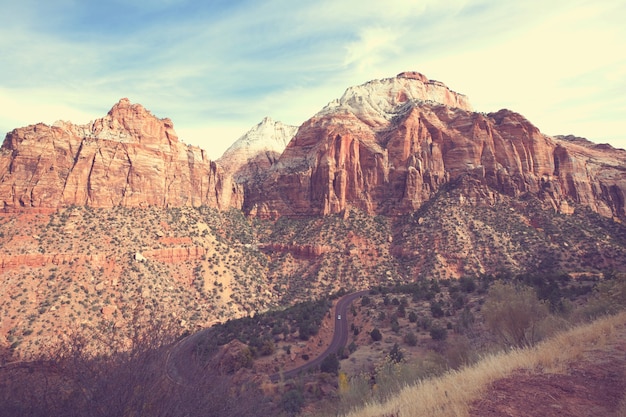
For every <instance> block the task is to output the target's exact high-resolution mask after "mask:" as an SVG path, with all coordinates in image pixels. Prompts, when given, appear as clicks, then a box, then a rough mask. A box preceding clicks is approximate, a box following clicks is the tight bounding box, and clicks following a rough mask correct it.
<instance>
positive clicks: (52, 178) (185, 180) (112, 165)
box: [0, 99, 243, 209]
mask: <svg viewBox="0 0 626 417" xmlns="http://www.w3.org/2000/svg"><path fill="white" fill-rule="evenodd" d="M0 199H1V202H2V204H3V207H4V208H5V209H15V208H34V207H39V208H45V207H51V208H54V207H59V206H70V205H88V206H91V207H113V206H127V207H138V206H158V207H167V206H183V205H191V206H199V205H208V206H211V207H218V208H228V207H240V206H241V204H242V201H243V192H242V190H241V189H240V188H239V187H238V186H236V185H235V184H233V183H232V182H231V180H230V178H229V177H228V176H226V175H224V173H223V172H222V170H221V169H220V168H219V167H218V166H217V164H215V163H214V162H212V161H210V160H209V159H208V158H207V156H206V154H205V152H204V151H203V150H202V149H200V148H197V147H193V146H188V145H185V144H183V143H181V142H179V141H178V137H177V136H176V133H175V131H174V127H173V124H172V121H171V120H169V119H158V118H156V117H155V116H153V115H152V114H150V112H148V111H147V110H146V109H144V108H143V107H142V106H141V105H138V104H131V103H130V102H129V100H128V99H122V100H120V101H119V103H117V104H116V105H115V106H114V107H113V108H112V109H111V111H109V113H108V115H107V116H106V117H104V118H101V119H98V120H96V121H94V122H92V123H89V124H86V125H73V124H71V123H68V122H57V123H55V124H54V125H53V126H47V125H44V124H37V125H32V126H28V127H25V128H20V129H15V130H13V131H12V132H10V133H9V134H8V135H7V136H6V138H5V141H4V143H3V145H2V148H1V151H0Z"/></svg>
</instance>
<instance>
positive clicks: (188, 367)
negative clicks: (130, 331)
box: [165, 290, 369, 385]
mask: <svg viewBox="0 0 626 417" xmlns="http://www.w3.org/2000/svg"><path fill="white" fill-rule="evenodd" d="M368 293H369V291H368V290H365V291H358V292H353V293H350V294H347V295H344V296H343V297H341V298H340V299H339V300H338V301H337V304H336V305H335V308H334V311H333V314H334V320H335V331H334V333H333V338H332V340H331V341H330V344H329V345H328V347H327V348H326V350H324V352H322V353H321V354H320V355H319V356H317V357H316V358H313V359H311V360H310V361H308V362H307V363H305V364H304V365H301V366H299V367H297V368H293V369H289V370H287V371H284V372H281V373H276V374H273V375H270V380H271V381H272V382H277V381H279V380H281V379H290V378H293V377H296V376H298V375H299V374H300V373H302V372H306V371H308V370H309V369H312V368H315V367H319V366H320V365H321V363H322V361H323V360H324V359H325V358H326V357H327V356H328V355H330V354H331V353H337V352H338V351H339V349H340V348H341V347H344V346H345V345H346V343H347V342H348V334H349V333H348V332H349V330H348V321H347V320H346V318H347V316H348V314H347V313H348V307H349V306H350V304H352V302H353V301H354V300H356V299H357V298H359V297H361V296H363V295H366V294H368ZM340 317H341V318H340ZM208 331H209V329H204V330H201V331H199V332H197V333H194V334H192V335H189V336H187V337H185V338H183V339H181V340H179V341H178V342H176V343H175V344H174V346H172V347H171V348H170V350H169V352H168V354H167V358H166V361H165V373H166V376H167V378H168V379H169V380H170V381H172V382H174V383H176V384H179V385H187V382H186V381H189V380H192V374H193V373H195V372H198V371H199V370H198V369H195V367H194V366H193V364H192V363H191V362H192V360H191V357H192V356H193V350H194V349H195V346H196V344H197V341H199V340H201V338H202V337H205V336H206V334H207V332H208Z"/></svg>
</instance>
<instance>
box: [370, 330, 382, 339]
mask: <svg viewBox="0 0 626 417" xmlns="http://www.w3.org/2000/svg"><path fill="white" fill-rule="evenodd" d="M370 336H371V338H372V340H373V341H374V342H378V341H380V340H382V338H383V335H382V333H380V330H378V328H375V329H374V330H372V331H371V332H370Z"/></svg>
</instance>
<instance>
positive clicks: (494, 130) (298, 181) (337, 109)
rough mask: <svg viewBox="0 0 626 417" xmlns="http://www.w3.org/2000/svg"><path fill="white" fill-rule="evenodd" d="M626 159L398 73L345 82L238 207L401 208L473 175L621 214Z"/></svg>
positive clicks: (499, 188)
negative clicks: (353, 84)
mask: <svg viewBox="0 0 626 417" xmlns="http://www.w3.org/2000/svg"><path fill="white" fill-rule="evenodd" d="M625 162H626V153H625V152H624V151H619V150H614V149H612V148H611V149H607V148H606V146H604V147H602V146H592V144H591V145H589V144H587V145H584V144H582V145H581V144H580V142H578V143H577V142H573V141H568V140H565V139H562V138H552V137H549V136H546V135H544V134H542V133H541V132H540V131H539V129H537V128H536V127H535V126H534V125H533V124H532V123H530V122H529V121H528V120H526V119H525V118H524V117H523V116H522V115H520V114H517V113H515V112H512V111H509V110H501V111H498V112H496V113H490V114H483V113H477V112H474V111H472V108H471V105H470V104H469V100H468V99H467V97H465V96H463V95H461V94H458V93H455V92H453V91H452V90H450V89H449V88H448V87H446V86H445V85H444V84H442V83H440V82H436V81H430V80H428V79H427V78H426V77H425V76H423V75H422V74H419V73H402V74H399V75H398V76H397V77H395V78H390V79H385V80H378V81H371V82H368V83H366V84H363V85H361V86H357V87H351V88H349V89H348V90H347V91H346V93H345V94H344V95H343V96H342V98H340V99H338V100H335V101H333V102H331V103H330V104H329V105H328V106H326V107H325V108H324V109H322V110H321V111H320V112H319V113H318V114H316V115H315V116H313V117H312V118H311V119H309V120H308V121H306V122H305V123H304V124H303V125H302V126H301V127H300V128H299V130H298V133H297V134H296V136H295V137H294V138H293V140H291V142H290V143H289V144H288V145H287V147H286V149H285V151H284V152H283V154H282V155H281V157H280V159H279V160H278V161H277V162H276V163H275V164H274V165H273V166H272V167H271V170H270V172H269V174H268V175H267V176H266V178H265V179H264V181H263V183H262V185H260V186H259V187H258V188H257V190H256V192H250V193H247V194H246V201H245V203H244V207H245V209H246V210H248V211H249V212H250V213H252V214H253V215H259V216H264V217H276V216H280V215H285V214H286V215H310V214H314V215H326V214H330V213H338V212H341V211H343V210H345V209H346V208H349V207H356V208H359V209H361V210H364V211H366V212H368V213H371V214H375V213H382V214H400V213H405V212H408V211H413V210H415V209H417V208H419V207H420V206H421V205H422V204H423V203H424V202H425V201H427V200H429V199H430V198H432V197H433V195H434V194H435V193H437V191H438V190H440V189H441V187H442V186H444V185H445V184H448V183H451V182H454V181H457V180H458V179H459V178H462V177H466V176H470V177H472V178H476V179H479V180H480V182H481V183H483V184H486V185H488V186H489V187H491V188H492V189H493V190H494V191H496V192H499V193H502V194H506V195H510V196H520V195H522V194H523V193H527V192H530V193H533V194H537V195H540V196H541V197H542V198H544V199H545V200H546V201H548V202H549V203H550V204H552V205H553V207H554V208H555V209H556V210H561V211H564V212H567V211H568V210H570V208H569V204H568V201H570V202H576V203H581V204H584V205H586V206H589V207H590V208H592V209H593V210H595V211H597V212H599V213H601V214H603V215H605V216H616V217H625V212H624V200H625V199H624V195H625V194H626V178H625V171H626V170H625V169H624V166H625ZM620 167H621V168H620ZM474 200H476V198H474ZM479 200H480V198H479ZM484 200H485V201H484V202H485V203H490V200H492V198H491V197H489V196H484Z"/></svg>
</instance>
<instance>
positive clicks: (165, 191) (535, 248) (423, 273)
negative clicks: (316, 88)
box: [0, 72, 626, 357]
mask: <svg viewBox="0 0 626 417" xmlns="http://www.w3.org/2000/svg"><path fill="white" fill-rule="evenodd" d="M625 167H626V151H623V150H618V149H613V148H611V147H610V146H608V145H595V144H593V143H592V142H589V141H587V140H584V139H581V138H575V137H549V136H546V135H544V134H542V133H541V132H540V131H539V130H538V129H537V128H536V127H535V126H534V125H533V124H532V123H531V122H530V121H528V120H526V119H525V118H524V117H523V116H521V115H519V114H517V113H514V112H512V111H509V110H501V111H499V112H495V113H490V114H483V113H479V112H475V111H474V110H473V109H472V107H471V105H470V103H469V99H468V98H467V97H465V96H464V95H462V94H459V93H456V92H454V91H452V90H451V89H450V88H448V87H447V86H445V85H444V84H443V83H441V82H438V81H434V80H429V79H428V78H427V77H425V76H424V75H422V74H419V73H414V72H410V73H402V74H399V75H398V76H396V77H391V78H387V79H382V80H374V81H371V82H368V83H365V84H363V85H361V86H354V87H350V88H348V89H347V90H346V93H345V94H344V95H343V96H342V97H340V98H338V99H336V100H333V101H331V102H330V103H329V105H328V106H326V107H324V108H323V109H321V110H320V111H319V112H318V113H317V114H316V115H314V116H312V118H311V119H309V120H308V121H306V122H305V123H304V124H303V125H302V126H300V127H298V128H297V129H296V128H295V127H292V126H286V125H282V124H280V123H278V122H274V121H272V120H271V119H265V120H264V121H263V122H262V123H260V124H259V125H258V126H256V127H253V129H251V131H250V132H249V133H248V134H247V135H244V137H242V138H241V139H240V140H239V141H238V142H237V144H236V146H235V145H233V147H232V148H231V149H230V150H229V151H228V152H227V153H226V154H225V155H224V156H223V158H222V159H221V160H220V161H210V160H208V159H207V157H206V154H205V152H204V151H203V150H201V149H199V148H196V147H193V146H189V145H185V144H183V143H182V142H180V141H179V140H178V137H177V135H176V133H175V131H174V128H173V123H172V121H171V120H169V119H167V118H163V119H161V118H158V117H156V116H154V115H152V114H151V113H150V112H149V111H148V110H146V109H145V108H144V107H143V106H141V105H139V104H132V103H130V102H129V101H128V100H127V99H122V100H120V102H118V103H117V104H116V105H114V106H113V108H112V109H111V111H110V112H109V113H108V114H107V115H106V116H104V117H102V118H100V119H97V120H95V121H94V122H91V123H88V124H86V125H74V124H72V123H70V122H58V123H56V124H55V125H53V126H46V125H43V124H37V125H32V126H28V127H23V128H17V129H15V130H13V131H12V132H10V133H9V134H8V135H7V136H6V138H5V140H4V143H3V145H2V148H1V150H0V200H1V201H2V203H3V212H2V213H0V245H1V247H0V249H1V250H0V283H1V284H0V285H2V288H3V289H4V291H3V292H2V294H1V295H0V306H1V311H0V344H2V345H3V346H5V347H6V349H8V351H9V353H8V354H9V355H14V356H15V357H27V356H28V355H36V354H38V353H40V352H41V351H45V350H46V349H48V348H49V347H51V346H54V345H55V344H56V343H57V342H58V341H59V338H60V337H62V335H64V334H66V331H67V329H68V328H81V329H84V330H85V332H88V333H90V334H94V335H107V334H109V333H110V332H117V333H121V334H127V335H130V334H131V333H132V332H133V330H135V329H136V328H143V327H144V326H145V325H146V323H148V322H149V321H151V320H153V319H155V318H159V319H167V320H169V321H171V322H172V323H175V325H176V328H177V330H178V331H179V332H180V333H181V334H182V333H186V332H194V331H196V330H198V329H201V328H204V327H206V326H209V325H211V324H213V323H216V322H225V321H227V320H228V319H234V318H240V317H247V316H252V315H255V314H258V313H260V312H265V311H268V310H276V309H282V308H285V307H287V306H291V305H293V304H294V303H297V302H301V301H310V300H315V299H321V298H324V297H326V296H328V295H329V294H331V293H337V292H339V291H341V290H344V291H351V290H360V289H369V288H372V287H375V286H378V285H387V284H392V285H395V284H401V283H414V282H422V281H428V280H432V279H434V280H447V279H459V278H463V277H472V278H479V277H486V276H496V275H497V276H507V275H517V274H525V273H545V274H551V273H555V274H560V273H565V274H569V275H570V276H573V277H578V276H592V277H602V276H605V275H607V276H608V275H611V274H612V273H613V272H615V271H618V272H619V271H624V270H626V227H625V226H624V225H623V221H624V219H625V218H626V212H625V211H624V210H625V208H624V201H626V198H624V196H625V195H626V191H625V190H626V168H625Z"/></svg>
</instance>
